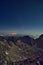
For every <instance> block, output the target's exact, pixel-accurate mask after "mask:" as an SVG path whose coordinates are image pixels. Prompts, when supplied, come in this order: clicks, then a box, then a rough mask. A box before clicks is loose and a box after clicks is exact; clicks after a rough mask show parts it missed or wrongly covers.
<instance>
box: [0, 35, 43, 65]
mask: <svg viewBox="0 0 43 65" xmlns="http://www.w3.org/2000/svg"><path fill="white" fill-rule="evenodd" d="M35 45H36V46H35ZM0 65H43V35H41V36H40V37H39V38H37V39H33V38H31V37H29V36H23V37H10V38H9V37H8V38H4V37H0Z"/></svg>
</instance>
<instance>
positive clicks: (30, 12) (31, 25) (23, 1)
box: [0, 0, 43, 34]
mask: <svg viewBox="0 0 43 65" xmlns="http://www.w3.org/2000/svg"><path fill="white" fill-rule="evenodd" d="M0 32H16V33H19V34H40V33H43V0H0Z"/></svg>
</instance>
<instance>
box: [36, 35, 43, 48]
mask: <svg viewBox="0 0 43 65" xmlns="http://www.w3.org/2000/svg"><path fill="white" fill-rule="evenodd" d="M35 43H36V44H37V47H39V48H42V49H43V34H42V35H40V37H39V38H37V39H36V40H35Z"/></svg>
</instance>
